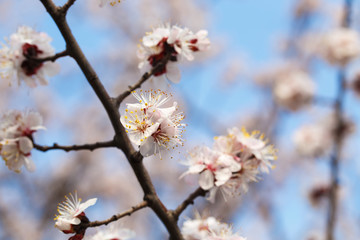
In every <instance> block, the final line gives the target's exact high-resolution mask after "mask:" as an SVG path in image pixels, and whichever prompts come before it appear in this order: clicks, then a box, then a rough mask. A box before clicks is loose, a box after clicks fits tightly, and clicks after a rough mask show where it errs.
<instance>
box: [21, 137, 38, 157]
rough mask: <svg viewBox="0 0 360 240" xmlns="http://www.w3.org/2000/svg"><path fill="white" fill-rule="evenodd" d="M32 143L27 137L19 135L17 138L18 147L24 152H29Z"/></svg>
mask: <svg viewBox="0 0 360 240" xmlns="http://www.w3.org/2000/svg"><path fill="white" fill-rule="evenodd" d="M33 147H34V146H33V143H32V142H31V140H30V139H29V138H28V137H20V138H19V149H20V151H21V152H23V153H24V154H27V153H30V151H31V149H33Z"/></svg>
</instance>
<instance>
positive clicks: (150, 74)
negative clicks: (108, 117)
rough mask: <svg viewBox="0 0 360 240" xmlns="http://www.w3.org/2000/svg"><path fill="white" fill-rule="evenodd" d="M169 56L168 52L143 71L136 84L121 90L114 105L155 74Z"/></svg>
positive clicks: (118, 104)
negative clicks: (151, 66) (155, 63)
mask: <svg viewBox="0 0 360 240" xmlns="http://www.w3.org/2000/svg"><path fill="white" fill-rule="evenodd" d="M170 57H171V54H170V53H168V54H167V55H166V56H165V57H164V58H163V59H162V60H161V61H160V62H159V63H158V64H157V65H156V66H155V67H153V68H152V69H151V70H150V71H149V72H146V73H144V74H143V75H142V76H141V78H140V79H139V81H138V82H137V83H136V84H134V85H133V86H129V90H127V91H125V92H123V93H122V94H120V95H119V96H117V97H116V100H115V104H116V106H117V107H119V106H120V104H121V102H122V101H123V100H124V99H125V98H126V97H127V96H129V95H130V94H131V92H132V91H134V90H135V89H138V88H140V87H141V85H142V84H143V83H144V82H145V81H146V80H148V79H149V78H150V77H151V76H152V75H154V74H156V72H157V71H159V69H162V68H163V67H164V66H165V65H166V64H167V62H168V61H169V60H170Z"/></svg>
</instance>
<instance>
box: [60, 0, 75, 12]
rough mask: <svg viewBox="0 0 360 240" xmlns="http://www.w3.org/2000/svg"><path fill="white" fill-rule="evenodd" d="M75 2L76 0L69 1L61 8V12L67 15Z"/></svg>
mask: <svg viewBox="0 0 360 240" xmlns="http://www.w3.org/2000/svg"><path fill="white" fill-rule="evenodd" d="M75 1H76V0H68V1H67V3H65V4H64V6H62V7H61V8H60V11H62V12H63V13H64V14H66V13H67V11H68V10H69V8H70V7H71V6H72V5H73V4H74V3H75Z"/></svg>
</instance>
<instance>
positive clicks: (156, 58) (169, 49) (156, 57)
mask: <svg viewBox="0 0 360 240" xmlns="http://www.w3.org/2000/svg"><path fill="white" fill-rule="evenodd" d="M166 40H167V38H163V39H162V40H161V41H160V42H159V43H158V44H157V47H159V48H161V49H163V50H162V51H161V52H160V53H158V54H153V55H151V56H150V57H149V58H148V61H149V63H150V64H151V66H153V67H155V66H156V65H157V64H158V63H160V62H161V60H162V59H163V58H164V57H165V55H166V54H167V53H170V54H171V57H170V61H172V62H176V61H177V56H176V55H177V52H176V50H175V48H174V46H173V45H170V44H168V43H167V42H166ZM164 73H166V65H164V66H162V67H161V68H159V70H158V71H156V73H154V76H160V75H162V74H164Z"/></svg>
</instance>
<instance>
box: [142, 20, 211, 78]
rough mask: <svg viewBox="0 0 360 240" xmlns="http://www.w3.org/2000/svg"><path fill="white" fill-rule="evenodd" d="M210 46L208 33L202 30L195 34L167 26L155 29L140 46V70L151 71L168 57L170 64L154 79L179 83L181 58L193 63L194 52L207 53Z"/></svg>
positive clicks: (144, 38) (143, 39) (155, 75)
mask: <svg viewBox="0 0 360 240" xmlns="http://www.w3.org/2000/svg"><path fill="white" fill-rule="evenodd" d="M209 46H210V41H209V39H208V38H207V31H205V30H201V31H199V32H197V33H196V34H194V33H193V32H191V31H190V30H189V29H187V28H180V27H178V26H170V25H169V24H166V25H164V26H160V27H157V28H155V29H153V32H151V33H147V35H146V36H144V37H143V38H142V45H140V46H139V49H138V52H137V55H138V57H139V58H140V60H141V62H140V63H139V68H140V69H144V70H145V71H149V70H150V69H152V68H153V67H155V66H156V65H157V64H159V63H160V62H161V61H163V60H164V58H165V57H166V56H168V58H169V61H168V63H167V64H166V65H165V66H163V67H162V68H160V69H159V70H158V71H156V72H155V73H154V77H158V78H165V77H166V78H167V79H168V80H170V81H172V82H174V83H178V82H179V81H180V78H181V74H180V70H179V69H178V68H177V66H176V64H175V62H177V61H178V60H180V59H179V57H181V56H183V57H185V58H186V59H187V60H189V61H192V60H193V59H194V57H193V55H192V54H193V53H194V52H198V51H205V50H207V49H208V48H209Z"/></svg>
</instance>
